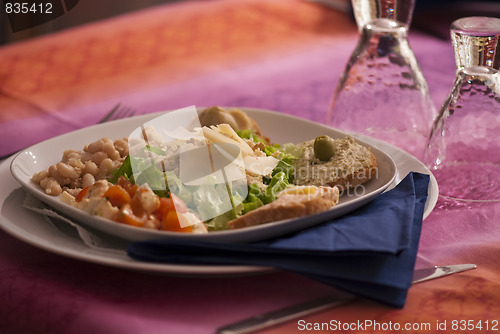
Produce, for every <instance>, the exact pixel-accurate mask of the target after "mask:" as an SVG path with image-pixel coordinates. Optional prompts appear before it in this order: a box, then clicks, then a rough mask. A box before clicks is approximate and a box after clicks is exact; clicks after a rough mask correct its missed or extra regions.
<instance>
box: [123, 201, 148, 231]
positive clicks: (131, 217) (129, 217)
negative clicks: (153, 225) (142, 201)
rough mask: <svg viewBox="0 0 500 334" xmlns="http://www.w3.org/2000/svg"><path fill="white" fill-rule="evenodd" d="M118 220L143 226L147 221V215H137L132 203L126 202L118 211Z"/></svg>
mask: <svg viewBox="0 0 500 334" xmlns="http://www.w3.org/2000/svg"><path fill="white" fill-rule="evenodd" d="M116 221H117V222H119V223H124V224H127V225H132V226H137V227H143V226H144V225H145V224H146V222H147V217H146V216H145V215H144V216H141V217H138V216H136V215H135V214H134V212H133V211H132V208H131V207H130V205H128V204H126V205H124V206H123V207H122V208H121V210H120V212H118V215H117V217H116Z"/></svg>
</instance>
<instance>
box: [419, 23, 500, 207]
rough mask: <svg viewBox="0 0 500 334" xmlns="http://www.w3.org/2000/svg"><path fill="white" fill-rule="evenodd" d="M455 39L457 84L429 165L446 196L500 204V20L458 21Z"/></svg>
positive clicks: (432, 142) (439, 122)
mask: <svg viewBox="0 0 500 334" xmlns="http://www.w3.org/2000/svg"><path fill="white" fill-rule="evenodd" d="M451 39H452V43H453V48H454V52H455V61H456V64H457V72H456V77H455V82H454V84H453V87H452V89H451V91H450V93H449V95H448V97H447V98H446V99H445V101H444V103H443V105H442V107H441V109H440V111H439V114H438V117H437V118H436V120H435V122H434V125H433V127H432V131H431V134H430V137H429V141H428V145H427V149H426V153H425V156H424V161H425V162H426V163H427V164H428V165H429V167H430V168H431V169H432V170H433V173H434V175H435V176H436V179H437V180H438V183H439V187H440V193H441V195H443V196H447V197H450V198H453V199H457V200H467V201H500V72H499V69H500V43H499V39H500V19H499V18H492V17H466V18H461V19H459V20H456V21H455V22H453V23H452V25H451Z"/></svg>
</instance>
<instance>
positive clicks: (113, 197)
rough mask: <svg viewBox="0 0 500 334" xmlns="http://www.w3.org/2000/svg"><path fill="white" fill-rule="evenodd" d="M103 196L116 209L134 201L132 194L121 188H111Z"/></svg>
mask: <svg viewBox="0 0 500 334" xmlns="http://www.w3.org/2000/svg"><path fill="white" fill-rule="evenodd" d="M103 196H104V197H105V198H107V199H108V200H109V202H110V203H111V205H113V206H116V207H121V206H123V205H125V204H127V203H130V200H131V199H132V198H131V197H130V194H129V193H128V192H127V191H126V190H125V189H124V188H123V187H121V186H111V187H109V188H108V190H106V192H105V193H104V195H103Z"/></svg>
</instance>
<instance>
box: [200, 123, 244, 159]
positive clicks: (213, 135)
mask: <svg viewBox="0 0 500 334" xmlns="http://www.w3.org/2000/svg"><path fill="white" fill-rule="evenodd" d="M202 130H203V135H204V136H205V138H207V139H208V140H210V141H211V142H212V143H228V144H233V145H236V146H238V147H239V148H240V150H241V154H242V155H243V156H245V155H250V154H252V153H253V150H252V148H251V147H250V146H248V144H247V143H245V142H244V141H243V142H240V141H236V140H234V139H232V138H230V137H228V136H226V135H224V134H222V133H220V132H218V131H215V130H214V129H211V128H208V127H203V128H202Z"/></svg>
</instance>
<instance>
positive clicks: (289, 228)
mask: <svg viewBox="0 0 500 334" xmlns="http://www.w3.org/2000/svg"><path fill="white" fill-rule="evenodd" d="M224 108H226V109H229V108H231V107H224ZM197 109H199V110H202V109H203V108H202V107H198V108H197ZM240 109H241V110H243V111H245V112H247V113H249V115H250V116H252V114H253V115H254V117H255V116H256V117H257V118H258V117H259V116H260V117H266V116H267V117H268V116H271V117H274V118H278V119H288V120H290V122H291V124H297V123H300V124H303V123H307V124H308V126H310V127H315V128H318V127H319V128H324V129H325V130H326V131H330V132H334V133H335V135H337V136H347V133H346V132H344V131H341V130H339V129H336V128H332V127H328V126H325V125H323V124H320V123H317V122H313V121H310V120H305V119H302V118H300V117H296V116H291V115H288V114H284V113H279V112H276V111H270V110H265V109H256V108H245V107H240ZM167 113H168V111H166V112H165V111H163V112H156V113H151V114H146V115H140V116H136V117H131V118H126V119H121V120H117V121H115V122H114V123H112V122H108V123H104V124H97V125H93V126H89V127H86V128H82V129H78V130H76V131H72V132H69V133H66V134H63V135H59V136H56V137H54V138H50V139H47V140H44V141H42V142H39V143H37V144H35V145H32V146H30V147H28V148H26V149H24V150H21V151H20V152H19V153H18V154H16V156H15V157H14V159H13V160H12V162H11V165H10V170H11V174H12V175H13V176H14V178H15V179H16V180H17V181H18V182H19V183H20V184H21V185H22V186H23V187H25V189H26V190H27V191H28V192H30V193H31V194H33V195H34V196H35V197H37V198H38V199H40V200H41V201H42V202H44V203H45V204H47V205H48V206H50V207H52V208H53V209H55V210H56V211H61V212H62V213H63V214H66V215H69V216H70V217H71V219H73V220H75V222H79V223H80V224H82V225H84V226H89V227H92V228H95V229H98V230H101V231H104V232H105V233H108V234H110V235H115V236H118V237H120V238H123V239H126V240H130V241H140V240H146V239H159V238H163V239H168V238H170V239H176V240H180V241H182V240H203V241H213V242H226V241H227V242H253V241H259V240H262V237H260V235H261V233H264V235H265V236H264V238H268V237H278V236H279V235H281V234H283V233H290V232H294V231H298V230H299V229H302V228H305V227H311V226H314V225H317V224H319V223H321V222H324V221H325V220H326V219H329V218H330V219H333V218H336V217H339V216H341V215H343V214H345V213H347V212H350V211H352V210H355V209H357V208H359V207H360V206H362V205H364V204H365V203H367V202H369V201H371V200H373V199H374V198H376V197H377V196H379V195H380V194H381V193H382V192H383V191H385V190H386V189H387V188H389V187H390V186H391V185H392V184H393V183H394V180H395V178H396V164H395V162H394V161H393V159H392V158H391V157H390V156H389V155H388V154H386V153H385V152H384V151H383V150H380V149H378V148H376V147H373V145H371V144H370V143H369V142H366V141H365V140H362V139H361V140H360V139H358V141H359V142H360V143H361V144H362V145H365V146H369V147H372V150H373V151H374V153H375V154H376V155H378V156H379V158H381V159H382V160H381V162H382V161H384V162H385V163H387V164H388V166H387V169H384V174H387V175H386V177H385V179H384V180H383V182H384V183H383V184H381V185H378V186H377V187H376V188H375V189H372V190H370V191H369V192H368V193H367V194H363V195H362V196H353V197H350V198H348V200H347V201H348V202H342V198H341V202H340V203H339V204H337V205H336V206H335V207H333V208H332V209H330V210H327V211H325V212H322V213H319V214H315V215H309V216H305V217H298V218H291V219H286V220H280V221H276V222H271V223H269V224H262V225H257V226H251V227H248V228H245V229H237V230H225V231H216V232H213V233H209V234H202V235H198V234H183V233H178V232H168V231H156V230H155V231H151V230H147V229H142V228H138V227H134V226H127V225H116V222H112V221H110V220H108V219H104V218H101V217H95V216H91V215H90V214H88V213H85V212H82V211H81V210H79V209H77V208H74V207H71V206H69V205H67V204H64V203H62V202H60V201H58V199H57V197H50V196H48V195H46V194H44V193H43V192H42V191H40V189H39V188H37V186H36V185H34V184H32V183H30V180H27V177H28V178H29V177H30V176H29V175H30V173H28V172H24V171H23V170H22V168H23V166H22V163H23V159H24V158H25V156H26V155H33V152H35V153H36V152H37V150H38V151H40V149H41V148H43V147H46V146H49V145H50V144H51V143H53V144H57V143H61V142H63V140H64V139H66V137H73V138H74V137H75V136H76V137H78V135H79V134H85V133H86V134H87V136H88V135H90V133H89V132H93V131H95V130H96V129H99V128H103V127H104V128H110V127H112V126H113V124H118V123H119V122H122V123H123V124H127V125H130V123H132V121H133V122H134V123H135V122H137V123H138V124H140V123H141V122H147V121H148V120H151V119H154V118H156V117H158V116H161V115H165V114H167ZM257 123H259V122H258V121H257ZM61 154H62V153H61ZM18 160H20V161H18ZM30 161H31V160H30ZM381 162H380V163H381ZM35 163H36V162H35ZM32 166H33V165H31V167H32ZM40 168H42V167H40ZM290 223H291V224H290ZM113 230H116V231H117V233H118V234H115V233H113V232H114V231H113ZM158 232H160V233H158Z"/></svg>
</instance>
